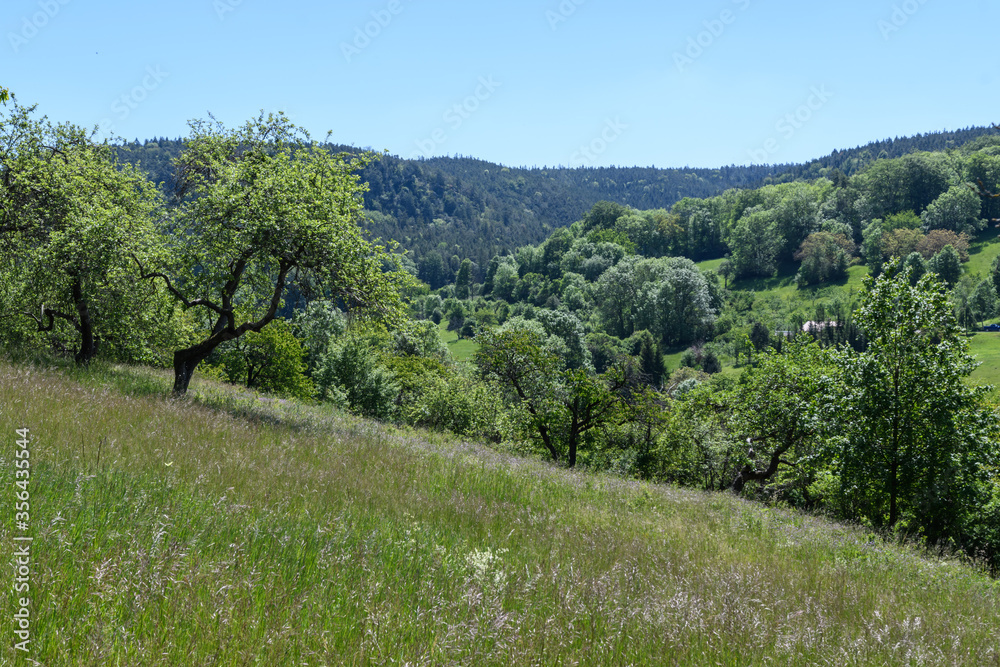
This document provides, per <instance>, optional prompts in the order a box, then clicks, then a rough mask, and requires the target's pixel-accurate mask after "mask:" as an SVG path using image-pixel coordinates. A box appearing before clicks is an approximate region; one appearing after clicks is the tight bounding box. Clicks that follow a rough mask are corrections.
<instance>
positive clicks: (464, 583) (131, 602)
mask: <svg viewBox="0 0 1000 667" xmlns="http://www.w3.org/2000/svg"><path fill="white" fill-rule="evenodd" d="M169 386H170V377H169V376H168V375H167V374H166V373H163V372H161V371H154V370H148V369H138V368H128V367H112V366H101V365H99V364H97V365H95V366H93V367H92V368H91V369H90V370H89V371H80V370H76V369H73V368H70V367H63V366H58V367H57V366H54V365H52V364H51V363H42V364H39V363H28V362H21V363H18V364H12V363H9V362H7V361H2V362H0V434H2V435H0V438H2V439H3V441H4V444H3V447H2V450H0V451H2V458H0V468H2V470H3V474H4V479H5V480H7V483H5V487H6V488H7V489H8V491H7V493H6V494H5V496H4V497H5V498H6V499H7V500H6V503H5V504H6V507H5V508H4V510H3V511H2V512H0V533H2V537H0V557H2V558H3V559H4V561H5V562H11V559H12V555H13V544H14V542H13V540H12V536H13V535H15V534H21V533H20V532H19V531H18V530H16V526H15V523H14V509H13V495H14V494H13V486H12V480H13V479H14V455H13V452H14V451H15V439H16V437H17V436H16V429H21V428H27V429H29V430H30V444H29V449H30V461H31V483H30V493H31V517H30V534H31V535H32V536H33V537H34V541H33V543H32V546H31V574H30V584H31V592H30V597H31V607H30V608H31V632H32V635H31V644H30V651H29V653H28V654H26V655H23V654H21V653H20V652H18V651H15V650H14V649H13V648H12V645H13V641H12V640H11V635H10V632H9V631H8V633H7V640H6V641H5V642H4V645H3V648H2V649H0V660H2V662H4V663H7V664H30V663H28V661H27V660H26V658H30V659H31V660H33V661H35V664H47V665H56V664H75V665H115V664H121V665H140V664H141V665H178V664H184V665H247V664H267V665H284V664H289V665H290V664H295V665H328V664H338V665H339V664H348V665H363V664H412V665H424V664H434V665H447V664H456V665H457V664H463V665H465V664H485V665H501V664H502V665H511V664H519V665H520V664H525V665H527V664H536V665H548V664H615V665H626V664H634V665H649V664H662V665H764V664H782V665H807V664H808V665H875V664H877V665H896V664H899V665H916V664H951V665H991V664H1000V637H998V636H997V633H996V628H997V627H1000V605H998V604H997V600H998V598H1000V584H998V582H997V581H996V580H994V579H991V578H990V577H989V576H987V575H986V574H985V573H983V572H982V571H980V570H979V569H977V568H976V567H975V566H974V565H973V564H970V563H967V562H963V561H961V560H959V559H956V558H952V557H950V556H948V555H947V554H928V553H926V552H924V551H921V550H919V549H917V548H915V547H913V546H910V545H906V544H896V543H894V542H891V541H889V542H887V541H885V540H883V539H882V538H880V537H878V536H876V535H873V534H871V533H870V532H867V531H865V530H864V529H861V528H858V527H850V526H844V525H838V524H834V523H830V522H827V521H825V520H823V519H822V518H819V517H814V516H807V515H803V514H799V513H794V512H789V511H786V510H784V509H781V508H778V507H766V506H763V505H759V504H754V503H750V502H745V501H742V500H739V499H737V498H735V497H733V496H731V495H729V494H709V493H700V492H692V491H687V490H681V489H677V488H671V487H666V486H657V485H651V484H645V483H638V482H631V481H627V480H622V479H617V478H613V477H609V476H605V475H601V474H595V473H588V472H586V471H568V470H565V469H562V468H559V467H556V466H553V465H550V464H547V463H543V462H540V461H536V460H531V459H524V458H516V457H513V456H510V455H507V454H504V453H500V452H497V451H494V450H491V449H488V448H486V447H483V446H481V445H478V444H476V443H470V442H463V441H460V440H457V439H455V438H452V437H447V436H442V435H438V434H432V433H426V432H417V431H412V430H406V429H397V428H394V427H391V426H387V425H382V424H378V423H374V422H368V421H364V420H361V419H358V418H355V417H352V416H350V415H347V414H344V413H341V412H338V411H335V410H333V409H331V408H329V407H323V406H315V405H307V404H300V403H296V402H292V401H279V400H275V399H270V398H267V397H262V396H259V395H256V394H254V393H250V392H246V391H244V390H241V389H238V388H235V387H231V386H226V385H221V384H218V383H215V382H213V381H210V380H207V379H204V378H196V380H195V382H194V383H193V384H192V389H191V393H190V395H189V397H187V398H180V399H179V398H173V397H169V394H168V388H169ZM6 571H7V573H8V575H7V576H9V577H13V575H12V574H11V570H10V569H7V570H6ZM3 591H4V592H3V593H2V594H0V598H2V599H3V602H2V604H3V605H4V608H5V609H7V610H8V613H12V612H11V611H10V610H13V609H15V608H16V600H15V599H14V598H15V595H14V593H13V592H12V588H11V586H10V585H5V586H3ZM8 627H9V626H8Z"/></svg>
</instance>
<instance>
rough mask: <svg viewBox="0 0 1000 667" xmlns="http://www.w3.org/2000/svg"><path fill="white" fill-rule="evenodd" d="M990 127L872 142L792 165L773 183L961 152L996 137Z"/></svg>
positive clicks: (849, 174)
mask: <svg viewBox="0 0 1000 667" xmlns="http://www.w3.org/2000/svg"><path fill="white" fill-rule="evenodd" d="M996 133H997V130H995V129H993V128H991V127H968V128H965V129H962V130H955V131H954V132H948V131H945V132H932V133H929V134H917V135H915V136H912V137H896V138H895V139H883V140H882V141H873V142H871V143H869V144H865V145H864V146H857V147H855V148H848V149H846V150H835V151H833V153H831V154H830V155H827V156H826V157H821V158H817V159H815V160H811V161H809V162H806V163H805V164H799V165H793V166H791V167H788V168H786V169H783V170H782V171H781V174H780V175H777V176H776V177H773V178H772V179H771V181H772V182H787V181H793V180H796V179H800V178H803V179H813V178H818V177H820V176H823V175H824V174H825V171H824V170H832V169H838V170H840V171H842V172H843V173H844V174H845V175H847V176H853V175H854V174H856V173H858V172H859V171H861V170H862V169H864V168H865V167H867V166H868V165H869V164H871V163H872V162H874V161H876V160H885V159H892V158H897V157H903V156H904V155H907V154H909V153H913V152H916V151H932V152H933V151H946V150H949V149H952V148H960V147H961V146H964V145H965V144H967V143H969V142H970V141H974V140H976V139H978V138H979V137H981V136H983V135H988V134H996Z"/></svg>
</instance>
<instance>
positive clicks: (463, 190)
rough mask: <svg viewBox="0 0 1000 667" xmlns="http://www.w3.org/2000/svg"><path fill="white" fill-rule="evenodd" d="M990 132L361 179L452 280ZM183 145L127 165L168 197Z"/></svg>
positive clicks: (157, 146) (383, 211) (403, 235)
mask: <svg viewBox="0 0 1000 667" xmlns="http://www.w3.org/2000/svg"><path fill="white" fill-rule="evenodd" d="M992 131H993V130H991V129H989V128H969V129H965V130H960V131H956V132H942V133H933V134H924V135H917V136H915V137H909V138H897V139H889V140H885V141H880V142H876V143H872V144H869V145H867V146H862V147H858V148H854V149H848V150H844V151H835V152H834V153H832V154H831V155H829V156H827V157H825V158H820V159H817V160H814V161H812V162H809V163H807V164H804V165H752V166H730V167H721V168H718V169H689V168H680V169H657V168H653V167H601V168H575V169H570V168H563V167H552V168H530V169H529V168H516V167H505V166H503V165H499V164H495V163H491V162H486V161H483V160H477V159H474V158H469V157H447V158H433V159H429V160H405V159H401V158H399V157H396V156H391V155H386V156H383V157H382V158H381V159H380V160H379V161H377V162H376V163H374V164H373V165H371V166H369V167H367V168H366V169H365V170H364V171H363V172H362V174H361V177H362V179H363V180H365V181H367V182H368V183H369V184H370V186H371V190H370V191H369V192H368V194H367V195H366V197H365V207H366V208H367V209H368V210H369V211H370V212H371V215H370V218H371V224H370V229H371V231H372V232H373V233H374V234H375V235H376V236H379V237H382V238H386V239H393V240H396V241H398V242H399V243H400V245H401V246H402V248H404V249H406V250H408V251H410V253H411V257H412V259H413V260H414V261H415V262H421V261H424V262H427V261H431V262H438V261H439V260H438V258H441V259H440V261H441V262H442V263H443V266H442V269H443V270H444V271H445V272H448V273H450V275H452V276H453V275H454V272H455V271H457V269H458V262H460V260H461V259H464V258H469V259H471V260H472V261H473V262H475V263H476V264H477V265H478V266H479V267H483V266H485V265H486V264H487V263H488V262H489V260H490V258H491V257H493V255H495V254H505V253H507V252H510V251H512V250H514V249H515V248H517V247H519V246H523V245H535V244H538V243H541V242H542V241H543V240H544V239H546V238H547V237H548V236H549V235H550V234H551V233H552V231H553V230H554V229H556V228H559V227H563V226H566V225H569V224H570V223H572V222H574V221H576V220H580V219H581V218H582V217H583V216H584V214H585V213H586V212H587V211H588V210H589V209H590V208H591V207H592V206H593V205H594V204H595V203H597V202H598V201H602V200H607V201H613V202H617V203H620V204H624V205H627V206H631V207H633V208H636V209H640V210H650V209H658V208H669V207H670V206H672V205H673V204H674V203H675V202H677V201H679V200H680V199H683V198H684V197H697V198H704V197H710V196H713V195H716V194H719V193H720V192H722V191H724V190H727V189H729V188H753V187H758V186H760V185H762V184H764V183H768V182H772V183H773V182H784V181H790V180H796V179H798V178H813V177H816V176H818V175H820V174H821V173H822V172H823V170H829V169H840V170H841V171H843V172H844V173H845V174H847V175H850V174H852V173H855V172H857V171H858V170H860V169H862V168H863V167H864V166H865V165H867V164H869V163H871V162H872V161H874V160H877V159H880V158H887V157H889V158H891V157H899V156H900V155H905V154H906V153H910V152H913V151H916V150H941V149H946V148H950V147H958V146H961V145H963V144H964V143H967V142H969V141H971V140H973V139H975V138H977V137H979V136H982V135H983V134H986V133H989V132H992ZM181 145H182V142H181V140H179V139H165V138H159V139H154V140H146V141H144V142H139V141H138V140H136V141H135V142H133V143H130V144H128V145H127V150H124V151H123V156H124V157H125V159H126V160H128V161H129V162H135V163H140V164H142V166H143V167H145V169H146V170H147V171H148V172H149V173H150V175H151V177H152V178H153V179H154V180H155V181H156V182H162V183H163V184H164V186H165V188H167V189H170V188H171V187H172V183H173V174H172V167H171V160H172V159H173V158H174V157H176V156H177V154H178V153H179V152H180V149H181ZM333 148H334V149H335V150H347V151H354V150H357V149H354V148H351V147H346V146H334V147H333ZM422 268H423V267H422ZM422 273H423V271H422Z"/></svg>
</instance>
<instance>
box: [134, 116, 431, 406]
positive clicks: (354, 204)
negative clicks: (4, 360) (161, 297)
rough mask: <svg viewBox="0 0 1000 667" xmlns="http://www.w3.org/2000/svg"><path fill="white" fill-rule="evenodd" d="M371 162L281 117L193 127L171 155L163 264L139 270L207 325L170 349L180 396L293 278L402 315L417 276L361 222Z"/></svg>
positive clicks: (272, 309)
mask: <svg viewBox="0 0 1000 667" xmlns="http://www.w3.org/2000/svg"><path fill="white" fill-rule="evenodd" d="M373 159H374V156H373V155H371V154H364V155H361V156H353V157H352V156H349V155H345V154H339V155H331V154H330V153H329V152H328V151H326V150H325V149H322V148H319V147H317V146H316V145H314V144H311V143H309V137H308V135H307V134H306V133H305V132H304V131H302V130H301V129H299V128H297V127H295V126H294V125H293V124H292V123H291V122H289V121H288V119H287V118H285V117H284V116H283V115H280V114H279V115H277V116H274V115H267V116H265V115H263V114H262V115H261V116H260V117H258V118H256V119H254V120H251V121H249V122H248V123H246V124H245V125H244V126H243V127H241V128H239V129H236V130H229V129H226V128H225V127H223V126H221V125H219V124H210V123H207V122H204V121H193V122H192V123H191V137H190V138H189V139H188V141H187V143H186V144H185V148H184V151H183V152H182V153H181V155H180V157H179V158H178V159H177V169H178V171H179V174H180V177H179V188H180V192H181V193H182V194H184V195H185V200H184V202H183V203H182V205H181V206H180V207H179V208H178V209H177V210H176V211H175V213H174V215H173V216H172V218H171V220H170V231H171V234H170V236H169V247H170V252H169V256H168V262H167V267H166V271H165V272H164V271H158V270H152V269H150V270H148V271H147V273H146V274H145V275H146V276H147V277H150V278H157V279H161V280H163V281H164V283H165V284H166V285H167V287H168V288H169V289H170V291H171V293H172V294H173V295H174V297H175V298H176V299H177V300H178V301H179V302H180V303H181V304H183V305H184V307H185V308H188V309H196V310H197V311H199V312H201V313H202V314H203V316H204V317H205V318H206V319H207V320H208V321H209V325H210V326H209V327H208V333H207V335H206V336H205V337H204V338H203V339H202V340H201V341H200V342H198V343H197V344H195V345H193V346H191V347H188V348H185V349H182V350H178V351H177V352H176V353H175V360H174V367H175V375H176V378H175V391H176V392H181V393H182V392H184V391H186V389H187V384H188V382H189V381H190V377H191V374H192V373H193V371H194V369H195V368H196V367H197V365H198V364H199V363H200V362H201V361H202V360H203V359H205V358H206V357H207V356H208V355H209V354H210V353H211V352H212V350H214V349H215V347H217V346H218V345H219V344H221V343H223V342H225V341H228V340H233V339H235V338H239V337H240V336H242V335H243V334H245V333H247V332H249V331H260V330H261V329H262V328H263V327H265V326H267V325H268V324H269V323H270V322H271V321H272V320H273V319H274V318H275V316H276V315H277V310H278V307H279V306H280V304H281V300H282V297H283V296H284V294H285V293H286V290H287V289H288V288H289V287H290V286H291V285H296V286H299V287H300V288H301V289H303V290H305V291H309V290H311V289H313V288H318V289H320V290H322V291H323V293H324V294H325V295H326V296H328V297H332V298H336V299H339V300H341V301H342V302H344V303H345V304H346V306H347V307H349V308H351V309H352V310H357V311H358V312H360V313H361V314H366V315H377V316H379V317H382V318H384V319H386V320H387V321H390V322H395V321H400V320H401V319H402V317H403V307H402V303H401V301H400V298H399V291H400V289H401V288H402V287H404V286H406V285H409V284H411V282H412V278H411V277H410V276H409V274H407V273H406V272H405V271H403V270H402V269H401V267H400V262H399V257H398V256H397V255H393V254H391V253H388V252H386V251H385V250H384V249H383V248H382V247H381V246H378V245H373V244H372V243H371V242H370V241H369V240H368V239H367V238H366V237H365V234H364V233H363V232H362V230H361V227H360V223H361V220H362V214H361V211H362V198H361V195H362V192H363V191H364V186H363V185H362V184H361V183H360V182H359V179H358V175H357V173H356V171H357V170H358V169H359V168H360V167H362V166H364V165H366V164H368V163H370V162H371V160H373ZM384 267H389V270H388V271H384V270H383V268H384Z"/></svg>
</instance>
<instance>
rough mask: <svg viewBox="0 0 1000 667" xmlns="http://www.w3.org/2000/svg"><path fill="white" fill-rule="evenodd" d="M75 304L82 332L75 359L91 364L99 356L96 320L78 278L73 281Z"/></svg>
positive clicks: (78, 323) (81, 362)
mask: <svg viewBox="0 0 1000 667" xmlns="http://www.w3.org/2000/svg"><path fill="white" fill-rule="evenodd" d="M73 304H74V305H75V306H76V312H77V315H78V319H77V330H78V331H79V332H80V351H79V352H77V353H76V355H75V356H74V359H75V360H76V363H78V364H83V365H86V364H89V363H90V361H91V359H93V358H94V357H95V356H97V339H96V338H95V337H94V322H93V321H92V320H91V318H90V307H89V306H88V305H87V300H86V299H85V298H83V285H81V284H80V279H79V278H77V279H76V280H75V281H74V282H73Z"/></svg>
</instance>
